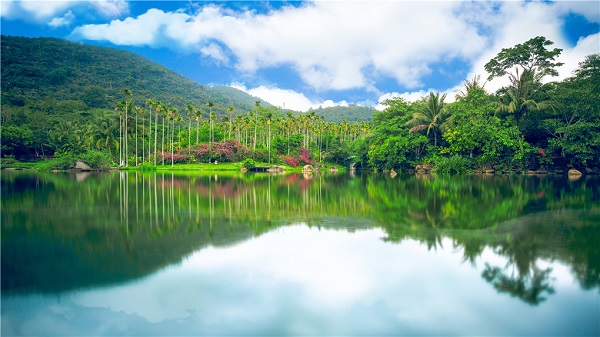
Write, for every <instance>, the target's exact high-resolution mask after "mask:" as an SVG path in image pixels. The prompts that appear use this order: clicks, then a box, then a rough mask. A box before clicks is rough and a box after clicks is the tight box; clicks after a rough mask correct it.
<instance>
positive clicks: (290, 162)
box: [281, 157, 300, 167]
mask: <svg viewBox="0 0 600 337" xmlns="http://www.w3.org/2000/svg"><path fill="white" fill-rule="evenodd" d="M281 159H282V160H283V162H284V163H285V164H286V165H288V166H292V167H297V166H300V162H299V161H298V160H296V159H295V158H292V157H281Z"/></svg>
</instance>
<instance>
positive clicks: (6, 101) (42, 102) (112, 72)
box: [2, 36, 269, 117]
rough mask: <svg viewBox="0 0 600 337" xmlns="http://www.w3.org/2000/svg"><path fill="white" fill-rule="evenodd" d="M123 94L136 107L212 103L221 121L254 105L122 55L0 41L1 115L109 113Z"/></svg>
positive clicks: (61, 43)
mask: <svg viewBox="0 0 600 337" xmlns="http://www.w3.org/2000/svg"><path fill="white" fill-rule="evenodd" d="M122 89H129V90H131V92H132V93H133V99H134V101H135V102H136V103H137V104H144V102H146V100H147V99H155V100H158V101H161V102H166V103H168V104H171V105H172V106H175V107H178V108H180V109H183V107H184V106H185V105H186V104H188V103H191V104H193V105H194V106H197V107H200V106H205V105H206V103H207V102H208V101H212V102H213V103H214V107H213V111H214V112H216V113H217V115H218V116H225V115H226V110H227V108H228V107H230V106H233V107H234V108H235V109H236V110H240V111H247V110H251V109H252V108H253V107H254V102H255V101H257V100H259V99H258V98H256V97H252V96H250V95H248V94H246V93H244V92H243V91H240V90H237V89H234V88H229V87H215V88H211V87H206V86H204V85H201V84H198V83H196V82H194V81H192V80H190V79H188V78H186V77H184V76H182V75H180V74H178V73H176V72H174V71H171V70H169V69H167V68H165V67H163V66H161V65H159V64H157V63H155V62H153V61H151V60H148V59H146V58H144V57H141V56H139V55H136V54H133V53H130V52H127V51H123V50H117V49H112V48H107V47H99V46H91V45H85V44H81V43H74V42H69V41H67V40H61V39H55V38H35V39H31V38H23V37H14V36H2V109H3V114H4V110H5V109H6V110H8V111H7V112H9V113H11V114H16V115H20V114H24V113H25V114H27V113H33V112H35V111H43V112H47V113H52V112H54V113H60V114H65V113H66V114H68V113H73V112H78V111H82V110H88V109H93V108H107V109H113V108H114V107H115V104H116V102H117V101H119V100H121V99H122V98H123V95H122V94H121V93H120V91H121V90H122ZM261 104H263V105H266V106H268V105H269V104H268V103H266V102H264V101H261ZM13 108H17V109H16V110H17V111H13ZM22 108H25V109H26V110H23V109H22ZM15 117H17V116H15Z"/></svg>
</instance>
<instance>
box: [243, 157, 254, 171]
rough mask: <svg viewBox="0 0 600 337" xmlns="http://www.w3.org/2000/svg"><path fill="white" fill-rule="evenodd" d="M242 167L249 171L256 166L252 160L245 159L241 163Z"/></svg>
mask: <svg viewBox="0 0 600 337" xmlns="http://www.w3.org/2000/svg"><path fill="white" fill-rule="evenodd" d="M242 166H244V167H245V168H247V169H251V168H253V167H255V166H256V162H255V161H254V159H252V158H246V159H245V160H244V161H243V162H242Z"/></svg>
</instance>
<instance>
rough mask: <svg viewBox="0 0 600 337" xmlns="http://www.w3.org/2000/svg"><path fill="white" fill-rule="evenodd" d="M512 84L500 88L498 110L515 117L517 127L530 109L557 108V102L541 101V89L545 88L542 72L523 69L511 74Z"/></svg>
mask: <svg viewBox="0 0 600 337" xmlns="http://www.w3.org/2000/svg"><path fill="white" fill-rule="evenodd" d="M508 77H509V79H510V85H508V86H507V87H504V88H502V89H500V90H499V95H500V97H501V102H499V103H498V104H497V109H496V112H506V113H509V114H512V115H513V116H514V118H515V122H516V124H517V127H518V128H520V126H521V121H522V120H523V118H524V117H525V115H526V114H527V113H528V111H540V110H544V109H548V108H555V107H556V104H555V103H554V102H552V101H549V100H544V101H539V100H536V97H541V95H540V91H541V89H542V88H543V84H542V82H541V79H542V73H536V72H535V71H530V70H523V71H522V72H519V70H517V71H516V74H509V75H508Z"/></svg>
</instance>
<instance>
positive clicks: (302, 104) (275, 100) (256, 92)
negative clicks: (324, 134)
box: [229, 82, 348, 112]
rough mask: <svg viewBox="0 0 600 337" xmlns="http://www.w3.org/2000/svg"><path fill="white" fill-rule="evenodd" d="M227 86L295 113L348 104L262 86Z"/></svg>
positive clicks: (233, 84)
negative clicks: (250, 87) (315, 98)
mask: <svg viewBox="0 0 600 337" xmlns="http://www.w3.org/2000/svg"><path fill="white" fill-rule="evenodd" d="M229 86H231V87H233V88H236V89H238V90H242V91H244V92H246V93H248V94H250V95H252V96H255V97H258V98H261V99H263V100H265V101H267V102H269V103H271V104H272V105H274V106H277V107H280V108H285V109H291V110H295V111H301V112H306V111H308V110H309V109H311V108H313V109H314V108H318V107H323V108H327V107H332V106H337V105H342V106H348V102H346V101H341V102H334V101H333V100H324V101H322V100H310V99H309V98H307V97H306V96H305V95H304V94H302V93H299V92H296V91H293V90H287V89H279V88H272V87H266V86H264V85H261V86H259V87H256V88H252V89H248V88H246V86H245V85H244V84H242V83H237V82H235V83H231V84H230V85H229Z"/></svg>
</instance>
